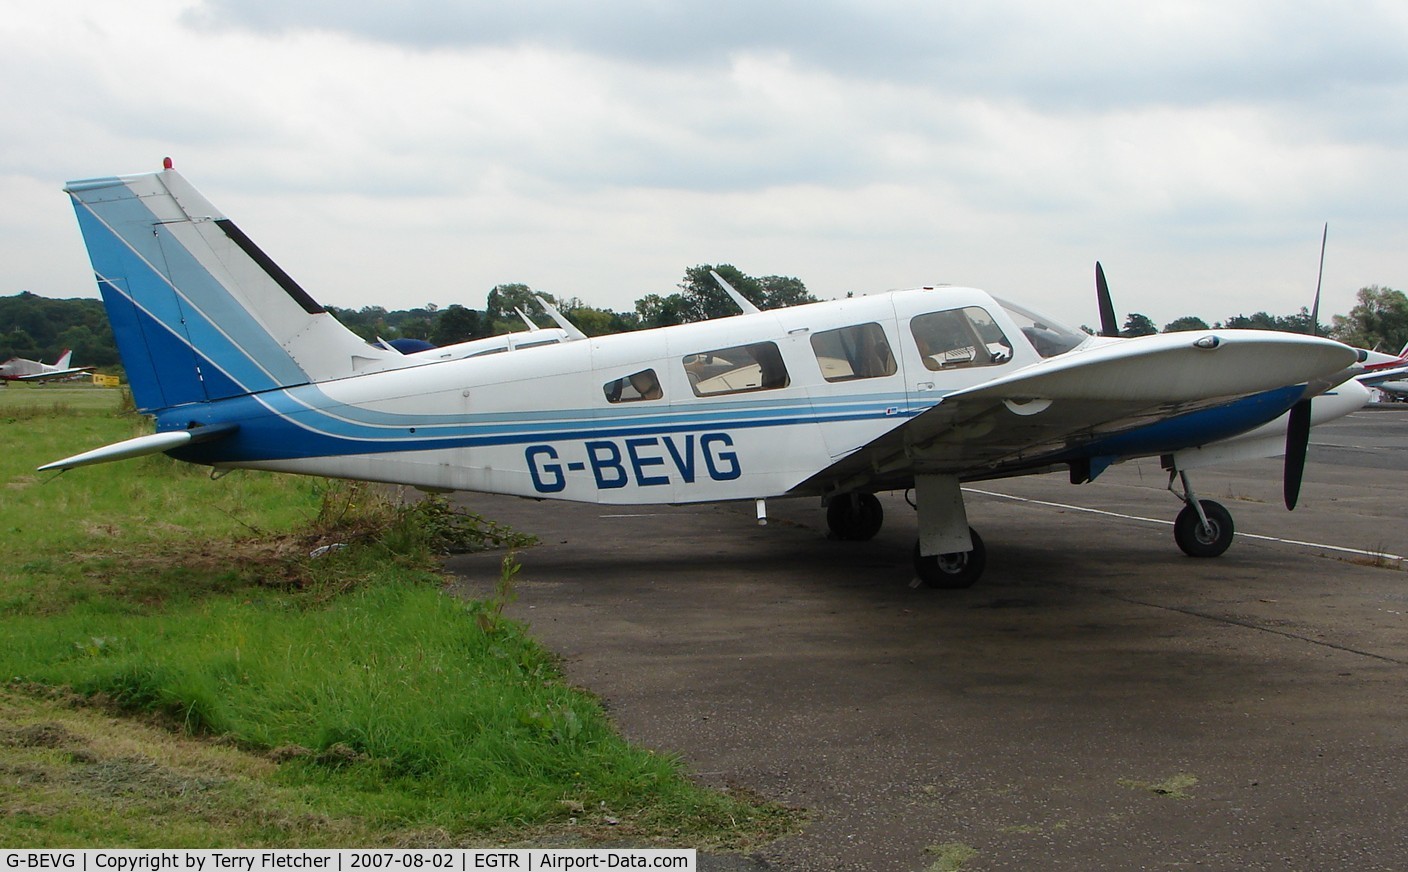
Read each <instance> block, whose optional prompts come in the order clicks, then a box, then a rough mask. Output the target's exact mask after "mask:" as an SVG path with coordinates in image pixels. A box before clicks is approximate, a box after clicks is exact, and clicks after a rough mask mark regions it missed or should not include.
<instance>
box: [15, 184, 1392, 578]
mask: <svg viewBox="0 0 1408 872" xmlns="http://www.w3.org/2000/svg"><path fill="white" fill-rule="evenodd" d="M66 190H67V192H68V193H69V194H70V195H71V197H72V199H73V202H74V206H75V209H76V211H77V214H78V221H79V225H80V227H81V228H82V232H83V237H84V240H85V242H86V244H87V247H88V252H89V255H90V257H91V259H92V262H93V268H94V270H95V271H96V273H97V280H98V286H99V288H100V290H101V292H102V297H103V301H104V303H105V305H106V307H107V312H108V316H109V318H110V319H111V321H112V325H113V331H114V333H115V335H116V337H117V342H118V347H119V350H120V352H121V355H122V360H123V364H124V365H125V367H126V369H127V374H128V378H129V380H130V382H131V386H132V394H133V398H134V400H135V402H136V405H137V407H138V409H140V410H141V411H143V412H145V413H147V414H150V415H153V416H155V418H156V433H155V434H153V435H150V436H142V437H138V438H136V439H131V440H127V441H126V442H121V443H118V444H116V445H110V446H107V447H105V448H99V449H96V450H93V451H89V452H86V453H83V454H79V455H76V456H74V457H70V458H67V459H65V460H60V461H57V462H55V463H51V464H48V465H46V466H44V467H41V468H42V469H59V470H67V469H71V468H73V467H77V466H83V465H86V464H90V463H99V462H103V461H108V460H117V459H120V458H124V457H133V456H138V455H142V454H151V453H156V452H166V453H168V454H169V455H171V456H172V457H175V458H177V459H180V460H183V461H188V462H191V463H198V464H207V465H209V466H211V467H214V468H215V469H216V470H226V469H233V468H244V469H265V470H273V471H276V472H293V473H303V474H309V475H323V476H333V477H341V478H356V479H369V480H373V481H381V482H390V483H397V484H406V485H413V486H415V487H419V488H423V489H426V490H430V491H454V490H467V491H482V492H489V493H501V494H514V495H517V496H522V497H529V498H534V499H564V500H577V501H583V502H594V503H611V504H658V503H693V502H713V501H723V500H754V501H756V502H757V506H758V510H759V516H760V517H763V516H764V512H765V502H764V501H765V500H767V499H770V498H775V497H797V496H810V497H813V498H817V497H819V498H820V499H821V502H822V503H823V504H824V505H825V507H826V516H827V522H828V525H829V527H830V529H831V531H832V532H833V533H834V535H835V536H837V537H839V538H841V539H851V540H863V539H868V538H870V537H872V536H874V535H875V534H876V532H877V531H878V530H879V528H880V525H881V520H882V518H881V508H880V502H879V500H877V499H876V497H875V493H876V492H879V491H889V490H899V489H913V491H914V499H913V502H914V504H915V506H916V507H917V510H918V526H919V539H918V542H917V543H916V545H915V547H914V566H915V570H916V572H917V573H918V575H919V576H920V578H921V579H922V580H923V581H925V582H926V583H927V584H929V585H931V586H934V587H967V586H969V585H971V584H973V582H975V581H976V580H977V579H978V577H979V575H980V574H981V573H982V571H983V567H984V563H985V550H984V546H983V542H982V539H981V538H980V537H979V536H978V534H977V533H976V532H974V531H973V530H971V529H970V528H969V525H968V520H967V515H966V513H965V510H964V504H963V492H962V490H961V485H962V483H964V482H969V481H981V480H984V479H993V478H1002V477H1007V476H1016V475H1027V474H1032V473H1044V472H1049V471H1053V470H1059V469H1067V470H1069V472H1070V478H1071V481H1072V482H1073V483H1081V482H1088V481H1093V480H1094V479H1095V478H1096V477H1098V476H1099V475H1100V474H1101V472H1103V471H1104V470H1105V469H1106V468H1107V467H1108V466H1109V465H1110V464H1112V463H1115V462H1117V461H1120V460H1124V459H1126V458H1131V457H1141V456H1158V457H1162V458H1163V464H1164V466H1165V467H1166V468H1167V469H1168V470H1169V473H1170V479H1169V484H1170V490H1173V489H1174V479H1175V477H1179V478H1181V481H1182V485H1183V487H1182V493H1181V494H1178V496H1179V497H1180V498H1181V499H1182V500H1183V501H1184V502H1185V504H1186V507H1185V508H1184V510H1183V512H1182V514H1180V515H1179V520H1178V523H1177V525H1176V527H1175V534H1176V539H1177V541H1178V544H1179V545H1180V546H1181V547H1182V548H1183V550H1184V551H1186V552H1187V553H1189V554H1192V555H1196V556H1215V555H1217V554H1221V553H1222V552H1223V551H1224V550H1225V549H1226V548H1227V546H1228V544H1229V543H1230V542H1231V539H1232V532H1233V525H1232V519H1231V516H1230V515H1229V514H1228V513H1227V511H1226V510H1225V509H1224V508H1223V507H1221V506H1219V505H1218V504H1216V503H1214V502H1211V501H1206V500H1198V499H1197V498H1196V497H1195V496H1194V494H1193V491H1192V489H1191V487H1189V485H1188V476H1187V472H1186V471H1187V469H1189V468H1193V467H1196V466H1199V465H1202V464H1205V463H1210V462H1214V461H1220V460H1227V459H1235V458H1237V457H1241V456H1245V455H1247V454H1261V455H1275V454H1280V453H1287V456H1288V463H1287V472H1288V476H1287V498H1288V499H1287V502H1288V504H1293V503H1294V491H1295V490H1297V489H1298V488H1299V480H1300V471H1301V466H1302V465H1303V463H1304V457H1305V445H1306V441H1307V440H1308V434H1309V425H1310V424H1311V423H1312V421H1321V420H1328V419H1330V418H1334V417H1338V416H1340V415H1344V414H1347V413H1348V412H1349V411H1351V410H1353V409H1355V408H1358V407H1359V406H1360V405H1362V404H1363V402H1364V400H1365V396H1366V394H1365V391H1364V389H1363V388H1362V387H1360V386H1359V385H1358V384H1357V383H1356V382H1354V381H1353V380H1352V379H1351V380H1350V381H1348V382H1344V380H1345V379H1350V376H1351V375H1352V373H1351V372H1349V371H1347V368H1348V367H1351V365H1353V364H1354V363H1355V360H1356V355H1355V352H1354V351H1353V350H1352V349H1350V348H1348V347H1346V346H1344V345H1341V344H1339V343H1337V342H1332V341H1330V340H1328V339H1321V338H1316V337H1313V336H1302V335H1295V334H1287V333H1273V332H1266V331H1238V330H1205V331H1201V332H1196V333H1179V334H1168V335H1161V336H1147V337H1141V338H1137V339H1115V338H1106V337H1097V336H1087V335H1086V334H1084V333H1082V332H1078V331H1075V330H1071V329H1069V328H1066V327H1063V326H1061V325H1060V324H1058V323H1057V322H1055V321H1053V320H1051V319H1049V318H1046V317H1044V316H1041V315H1039V314H1037V313H1035V312H1032V311H1030V310H1028V309H1025V308H1023V307H1021V306H1018V305H1014V304H1012V303H1008V302H1004V301H1002V300H999V299H997V298H994V297H992V296H989V295H988V294H986V293H984V292H982V291H980V290H975V289H972V288H959V287H937V286H936V287H926V288H916V289H914V290H906V291H894V292H887V293H880V294H874V295H870V296H865V297H859V298H852V299H845V300H836V301H832V302H822V303H813V304H810V305H803V306H795V307H791V308H784V309H774V310H767V311H757V310H756V309H753V307H752V306H747V307H746V309H745V312H744V314H740V315H737V316H734V317H730V318H720V319H716V320H712V321H707V322H703V323H695V324H685V325H680V326H675V327H665V328H660V329H654V330H642V331H639V332H632V333H622V334H618V335H611V336H598V337H591V338H588V337H586V336H584V335H582V334H581V333H580V332H579V331H577V330H576V329H575V328H574V327H572V325H571V324H570V323H568V322H566V320H565V319H562V318H561V315H560V313H556V312H555V311H553V314H554V316H555V317H556V318H557V319H558V323H559V327H558V328H556V329H553V330H539V331H535V332H527V333H518V334H513V335H510V336H500V337H495V338H493V339H485V340H478V341H475V342H468V343H464V344H461V345H454V346H449V347H442V348H434V349H427V350H422V351H416V352H413V353H402V352H400V351H398V350H396V349H395V348H391V347H387V345H386V344H384V343H383V344H378V345H372V344H369V343H367V342H364V341H362V340H361V339H360V338H358V337H357V336H356V335H354V334H353V333H351V332H350V331H348V330H347V329H346V328H344V327H343V326H342V325H341V324H339V323H338V322H337V321H336V320H334V318H333V317H332V316H331V315H329V314H328V313H327V312H326V311H325V310H324V309H323V307H322V306H320V305H319V304H318V303H317V302H316V301H315V300H314V299H313V298H312V297H311V296H310V295H309V294H308V293H307V292H305V291H304V290H303V288H301V287H300V286H299V285H298V284H297V283H296V282H295V281H294V280H293V279H292V278H290V277H289V276H288V275H287V274H286V273H285V272H284V271H283V270H281V269H280V268H279V267H278V266H277V265H275V264H274V263H273V261H272V260H270V258H269V257H268V256H267V255H265V253H264V252H263V251H262V250H260V249H259V248H258V247H256V246H255V245H254V243H253V242H251V241H250V239H249V238H248V237H247V236H245V234H244V233H242V232H241V231H240V230H239V228H238V227H236V226H235V224H234V223H233V222H231V221H230V220H229V219H228V218H226V217H225V216H224V215H222V214H221V213H220V212H219V211H218V210H217V209H216V208H215V207H214V206H213V205H211V204H210V203H209V202H208V201H207V200H206V199H205V198H204V197H202V196H201V195H200V194H199V193H197V192H196V190H195V189H194V188H193V187H191V185H190V184H189V183H188V182H187V181H186V180H185V179H184V178H183V177H182V176H181V175H180V174H178V173H177V172H175V171H174V170H172V169H171V168H170V163H169V161H168V162H167V168H166V170H165V171H163V172H159V173H151V174H143V175H133V176H124V177H114V178H102V179H93V180H88V181H79V182H72V183H70V184H69V185H68V187H67V189H66ZM1102 278H1103V276H1102ZM748 309H751V310H752V311H747V310H748ZM1342 382H1343V383H1342ZM1312 398H1314V399H1313V402H1312ZM1288 448H1289V451H1288V450H1287V449H1288Z"/></svg>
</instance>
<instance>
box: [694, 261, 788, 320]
mask: <svg viewBox="0 0 1408 872" xmlns="http://www.w3.org/2000/svg"><path fill="white" fill-rule="evenodd" d="M711 269H712V270H715V271H717V272H718V274H719V275H721V276H723V278H724V281H726V282H728V283H729V284H730V285H733V287H734V290H736V291H738V292H739V293H740V294H742V295H743V296H744V298H745V299H747V300H748V302H750V303H752V304H753V305H755V306H757V307H758V308H760V309H776V308H780V307H782V306H795V305H797V304H798V303H814V302H816V297H813V296H812V295H811V294H809V293H807V286H806V285H804V284H802V280H801V279H798V278H795V277H792V276H764V277H763V278H754V277H753V276H750V275H748V274H746V273H744V272H743V271H742V270H740V269H739V268H738V267H736V266H734V265H733V264H729V263H721V264H719V265H718V266H711V265H710V264H707V263H704V264H700V265H698V266H692V267H690V268H689V269H687V270H685V271H684V281H683V282H681V283H680V285H679V288H680V291H681V296H682V297H683V298H684V299H683V309H682V310H681V312H680V314H681V316H682V317H683V319H684V321H707V320H709V319H711V318H725V317H728V316H730V315H737V314H738V304H737V303H735V302H733V299H732V298H730V297H729V295H728V294H727V293H726V292H725V291H724V289H723V288H721V287H719V284H718V282H716V281H714V277H713V276H711V275H710V274H709V271H710V270H711Z"/></svg>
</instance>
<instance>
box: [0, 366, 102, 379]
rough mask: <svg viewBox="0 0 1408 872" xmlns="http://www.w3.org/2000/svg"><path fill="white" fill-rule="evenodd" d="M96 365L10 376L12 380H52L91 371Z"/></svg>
mask: <svg viewBox="0 0 1408 872" xmlns="http://www.w3.org/2000/svg"><path fill="white" fill-rule="evenodd" d="M94 369H96V367H92V366H72V367H69V368H68V369H53V370H49V371H48V372H32V373H29V374H28V375H16V376H11V379H12V380H14V381H26V382H42V381H53V380H55V379H61V378H68V377H69V376H75V375H79V374H81V373H85V372H92V371H93V370H94Z"/></svg>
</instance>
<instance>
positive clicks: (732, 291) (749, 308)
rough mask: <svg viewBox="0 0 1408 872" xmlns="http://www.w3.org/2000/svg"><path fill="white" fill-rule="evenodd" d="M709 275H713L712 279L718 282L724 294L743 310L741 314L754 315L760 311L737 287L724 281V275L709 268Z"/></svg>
mask: <svg viewBox="0 0 1408 872" xmlns="http://www.w3.org/2000/svg"><path fill="white" fill-rule="evenodd" d="M709 275H711V276H713V277H714V281H716V282H718V283H719V287H721V288H723V289H724V293H725V294H728V295H729V296H730V297H731V298H733V301H734V302H735V303H737V304H738V308H740V309H742V310H743V314H745V315H756V314H757V313H758V312H761V311H762V310H761V309H759V308H758V307H757V306H755V305H753V304H752V303H750V302H749V301H748V298H747V297H745V296H743V295H742V294H740V293H739V292H738V289H737V288H735V287H734V286H733V285H731V284H729V283H728V282H726V281H724V277H723V276H721V275H719V274H718V271H716V270H712V269H711V270H709Z"/></svg>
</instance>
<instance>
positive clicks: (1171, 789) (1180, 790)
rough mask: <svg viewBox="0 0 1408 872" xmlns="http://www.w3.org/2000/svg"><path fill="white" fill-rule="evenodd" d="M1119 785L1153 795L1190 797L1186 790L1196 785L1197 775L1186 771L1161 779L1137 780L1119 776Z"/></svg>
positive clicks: (1177, 797) (1172, 797) (1175, 797)
mask: <svg viewBox="0 0 1408 872" xmlns="http://www.w3.org/2000/svg"><path fill="white" fill-rule="evenodd" d="M1119 784H1120V786H1121V787H1128V788H1130V789H1131V790H1147V791H1149V792H1150V793H1152V794H1154V795H1155V796H1167V797H1169V798H1171V799H1191V798H1192V797H1191V794H1189V793H1188V790H1189V789H1191V788H1193V787H1195V786H1197V784H1198V776H1196V775H1190V774H1188V773H1187V772H1180V773H1178V774H1177V775H1174V776H1171V777H1169V778H1165V779H1164V780H1163V781H1138V780H1135V779H1132V778H1121V779H1120V780H1119Z"/></svg>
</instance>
